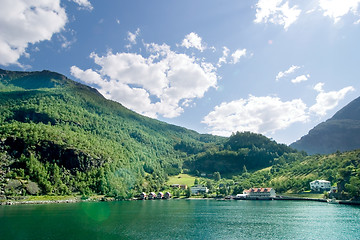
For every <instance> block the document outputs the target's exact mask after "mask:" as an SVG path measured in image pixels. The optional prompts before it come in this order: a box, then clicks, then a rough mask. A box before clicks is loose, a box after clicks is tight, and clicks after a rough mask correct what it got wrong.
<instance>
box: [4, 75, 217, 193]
mask: <svg viewBox="0 0 360 240" xmlns="http://www.w3.org/2000/svg"><path fill="white" fill-rule="evenodd" d="M223 141H224V138H221V137H215V136H211V135H201V134H198V133H196V132H194V131H191V130H187V129H185V128H182V127H178V126H174V125H170V124H166V123H164V122H160V121H157V120H154V119H150V118H147V117H144V116H141V115H139V114H136V113H134V112H132V111H130V110H128V109H126V108H125V107H123V106H122V105H121V104H119V103H116V102H113V101H109V100H106V99H105V98H104V97H103V96H102V95H101V94H99V93H98V92H97V90H95V89H93V88H90V87H88V86H85V85H82V84H80V83H77V82H74V81H72V80H70V79H67V78H66V77H64V76H62V75H60V74H58V73H53V72H49V71H42V72H11V71H4V70H0V163H1V164H0V168H1V169H0V182H2V184H1V187H2V188H1V189H0V190H1V191H2V192H3V193H4V192H5V193H14V192H15V193H18V194H20V193H23V192H24V191H25V189H26V190H27V187H28V186H29V185H31V184H33V183H36V184H38V187H39V190H38V191H36V192H37V193H46V194H69V193H72V192H80V193H82V194H90V193H101V194H108V195H113V196H118V197H129V196H131V195H132V194H134V193H136V192H139V191H150V190H157V189H158V188H160V187H161V186H162V185H163V183H164V182H165V180H166V178H167V176H168V175H174V174H178V173H179V172H180V171H181V169H182V165H183V161H184V159H185V158H187V157H188V156H189V155H191V154H193V153H195V152H198V151H203V150H204V149H208V148H217V145H219V144H220V145H221V143H222V142H223ZM189 149H192V150H191V151H190V150H189ZM194 151H195V152H194ZM6 179H7V180H6ZM9 179H12V180H13V182H11V184H9V183H8V182H7V181H9ZM14 181H15V182H14ZM27 192H29V191H28V190H27ZM0 195H1V193H0Z"/></svg>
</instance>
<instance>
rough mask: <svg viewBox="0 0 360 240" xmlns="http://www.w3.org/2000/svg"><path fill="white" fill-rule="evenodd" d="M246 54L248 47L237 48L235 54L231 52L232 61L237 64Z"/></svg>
mask: <svg viewBox="0 0 360 240" xmlns="http://www.w3.org/2000/svg"><path fill="white" fill-rule="evenodd" d="M244 56H246V49H241V50H240V49H237V50H236V51H235V52H234V53H233V54H231V57H232V61H231V62H232V63H233V64H236V63H238V62H239V60H240V58H241V57H244Z"/></svg>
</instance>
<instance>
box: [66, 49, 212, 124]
mask: <svg viewBox="0 0 360 240" xmlns="http://www.w3.org/2000/svg"><path fill="white" fill-rule="evenodd" d="M146 49H147V52H148V53H149V56H148V57H144V56H142V55H140V54H136V53H111V52H109V53H108V54H107V55H105V56H99V55H97V54H96V53H92V54H91V55H90V57H91V58H92V59H94V62H95V63H96V64H97V65H98V66H100V69H99V70H94V69H87V70H85V71H84V70H81V69H80V68H78V67H76V66H73V67H71V69H70V70H71V74H72V75H73V76H75V77H76V78H79V79H80V80H82V81H83V82H85V83H89V84H95V85H97V86H98V90H99V91H100V92H101V93H102V94H103V95H104V96H105V97H107V98H110V99H112V100H115V101H118V102H120V103H122V104H123V105H124V106H126V107H128V108H130V109H132V110H134V111H136V112H138V113H141V114H144V115H147V116H150V117H154V118H155V117H157V116H158V115H162V116H164V117H166V118H173V117H177V116H179V115H180V114H181V113H182V112H183V111H184V107H186V106H188V105H189V103H190V102H191V101H192V100H194V99H195V98H202V97H203V96H204V94H205V92H207V91H208V89H209V88H216V85H217V80H218V76H217V74H216V68H215V67H214V66H213V65H212V64H211V63H208V62H204V61H199V60H196V59H195V58H194V57H190V56H188V55H186V54H181V53H176V52H174V51H172V50H171V49H170V47H169V46H168V45H166V44H163V45H158V44H155V43H152V44H146Z"/></svg>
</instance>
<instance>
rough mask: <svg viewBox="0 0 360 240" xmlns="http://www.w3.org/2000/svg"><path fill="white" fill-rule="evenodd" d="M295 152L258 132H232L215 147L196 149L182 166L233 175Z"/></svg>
mask: <svg viewBox="0 0 360 240" xmlns="http://www.w3.org/2000/svg"><path fill="white" fill-rule="evenodd" d="M294 152H296V151H295V150H293V149H291V148H290V147H288V146H286V145H284V144H277V143H276V142H275V141H271V140H270V139H268V138H267V137H265V136H263V135H261V134H254V133H250V132H242V133H240V132H237V133H233V134H232V135H231V136H230V137H229V138H228V139H226V141H225V142H224V145H223V148H220V149H219V150H217V151H211V150H210V151H206V152H200V153H198V154H196V155H194V156H193V157H192V158H191V159H190V160H189V161H186V162H185V166H186V167H188V168H189V169H191V170H192V171H193V172H196V171H201V172H206V173H213V172H220V173H221V174H227V175H229V174H230V175H233V174H237V173H239V172H243V171H244V169H247V170H257V169H260V168H264V167H268V166H271V165H272V164H273V163H274V161H275V159H277V158H279V157H281V156H283V155H284V154H290V153H294Z"/></svg>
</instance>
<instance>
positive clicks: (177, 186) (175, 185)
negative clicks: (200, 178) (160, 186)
mask: <svg viewBox="0 0 360 240" xmlns="http://www.w3.org/2000/svg"><path fill="white" fill-rule="evenodd" d="M170 187H172V188H180V184H171V185H170Z"/></svg>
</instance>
